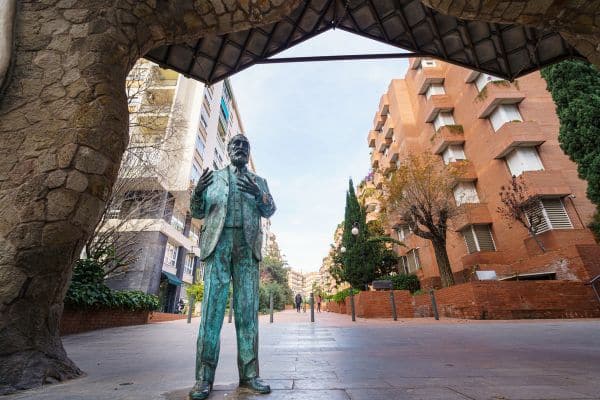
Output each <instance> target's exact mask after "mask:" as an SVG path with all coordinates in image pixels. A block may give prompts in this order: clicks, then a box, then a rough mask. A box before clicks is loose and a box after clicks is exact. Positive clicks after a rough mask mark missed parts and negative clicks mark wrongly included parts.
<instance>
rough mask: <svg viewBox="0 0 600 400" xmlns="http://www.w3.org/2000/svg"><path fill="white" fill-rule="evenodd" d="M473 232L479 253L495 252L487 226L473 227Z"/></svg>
mask: <svg viewBox="0 0 600 400" xmlns="http://www.w3.org/2000/svg"><path fill="white" fill-rule="evenodd" d="M473 231H474V232H475V236H476V237H477V243H478V244H479V251H496V246H494V239H492V232H491V231H490V227H489V225H473Z"/></svg>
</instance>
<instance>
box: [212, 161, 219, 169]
mask: <svg viewBox="0 0 600 400" xmlns="http://www.w3.org/2000/svg"><path fill="white" fill-rule="evenodd" d="M219 168H220V167H219V166H218V165H217V163H216V162H215V161H213V169H214V170H217V169H219Z"/></svg>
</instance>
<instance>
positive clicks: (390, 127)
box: [383, 118, 395, 140]
mask: <svg viewBox="0 0 600 400" xmlns="http://www.w3.org/2000/svg"><path fill="white" fill-rule="evenodd" d="M394 125H395V124H394V121H393V120H392V119H391V118H388V119H387V120H386V121H385V124H384V125H383V133H384V135H385V138H386V139H389V140H391V139H392V137H393V136H394Z"/></svg>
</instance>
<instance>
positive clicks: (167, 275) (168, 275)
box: [162, 271, 183, 286]
mask: <svg viewBox="0 0 600 400" xmlns="http://www.w3.org/2000/svg"><path fill="white" fill-rule="evenodd" d="M162 274H163V276H164V277H165V278H167V280H168V281H169V283H170V284H171V285H175V286H181V284H182V283H183V281H182V280H181V279H179V278H178V277H177V276H175V275H173V274H172V273H170V272H167V271H162Z"/></svg>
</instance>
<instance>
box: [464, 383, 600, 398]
mask: <svg viewBox="0 0 600 400" xmlns="http://www.w3.org/2000/svg"><path fill="white" fill-rule="evenodd" d="M453 389H454V390H456V391H457V392H459V393H462V394H464V395H465V396H468V397H470V398H473V399H477V400H497V399H511V400H517V399H518V400H575V399H589V398H590V396H589V395H585V394H583V393H580V392H578V391H576V390H575V388H573V387H567V386H550V385H527V386H516V385H514V386H511V385H507V386H476V387H466V386H454V387H453ZM596 398H597V397H596Z"/></svg>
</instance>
